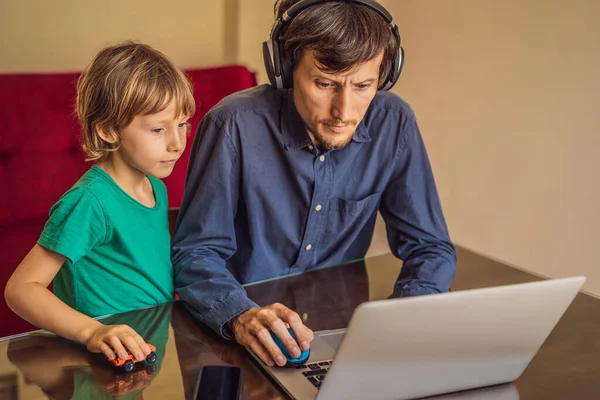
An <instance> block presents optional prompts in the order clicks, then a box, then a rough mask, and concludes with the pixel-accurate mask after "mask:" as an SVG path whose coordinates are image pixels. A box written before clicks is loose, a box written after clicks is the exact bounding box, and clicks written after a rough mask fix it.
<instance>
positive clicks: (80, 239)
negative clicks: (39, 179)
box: [38, 188, 107, 263]
mask: <svg viewBox="0 0 600 400" xmlns="http://www.w3.org/2000/svg"><path fill="white" fill-rule="evenodd" d="M106 231H107V228H106V218H105V215H104V212H103V209H102V206H101V204H100V202H99V201H98V199H97V198H96V196H95V195H94V194H93V193H92V192H91V191H89V190H88V189H87V188H78V189H75V190H72V191H70V192H67V193H66V194H65V195H63V197H61V198H60V200H59V201H58V202H57V203H56V204H55V205H54V206H52V208H51V209H50V218H49V219H48V221H47V222H46V225H45V226H44V230H43V232H42V234H41V235H40V238H39V239H38V244H39V245H40V246H42V247H45V248H47V249H48V250H52V251H54V252H56V253H59V254H62V255H63V256H65V257H67V258H68V259H69V260H70V261H71V262H72V263H75V262H77V261H78V260H79V259H80V258H81V257H83V256H85V255H86V254H88V253H89V252H90V250H91V249H93V248H94V246H97V245H99V244H101V243H103V242H104V241H105V239H106Z"/></svg>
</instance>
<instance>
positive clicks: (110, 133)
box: [96, 124, 119, 144]
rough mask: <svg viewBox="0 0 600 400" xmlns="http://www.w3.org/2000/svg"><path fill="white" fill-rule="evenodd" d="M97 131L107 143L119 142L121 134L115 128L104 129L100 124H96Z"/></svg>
mask: <svg viewBox="0 0 600 400" xmlns="http://www.w3.org/2000/svg"><path fill="white" fill-rule="evenodd" d="M96 132H98V136H100V139H102V140H104V141H105V142H106V143H109V144H115V143H118V142H119V134H118V133H117V132H116V131H114V130H113V129H104V128H102V126H101V125H100V124H96Z"/></svg>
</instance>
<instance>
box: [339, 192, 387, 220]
mask: <svg viewBox="0 0 600 400" xmlns="http://www.w3.org/2000/svg"><path fill="white" fill-rule="evenodd" d="M380 199H381V192H377V193H373V194H371V195H369V196H367V197H365V198H363V199H360V200H344V199H340V198H332V199H331V200H329V210H330V211H333V212H334V214H337V216H338V217H342V218H341V219H342V220H343V219H344V218H343V216H344V214H346V215H349V216H356V215H359V214H365V216H366V215H371V213H372V212H373V211H375V209H376V208H377V206H378V205H379V200H380ZM340 222H341V221H340Z"/></svg>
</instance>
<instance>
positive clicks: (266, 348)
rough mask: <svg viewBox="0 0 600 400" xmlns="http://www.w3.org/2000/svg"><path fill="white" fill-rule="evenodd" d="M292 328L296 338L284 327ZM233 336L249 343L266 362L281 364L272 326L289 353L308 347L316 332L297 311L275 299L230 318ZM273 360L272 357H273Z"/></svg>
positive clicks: (248, 345)
mask: <svg viewBox="0 0 600 400" xmlns="http://www.w3.org/2000/svg"><path fill="white" fill-rule="evenodd" d="M288 326H289V327H290V328H292V331H293V332H294V336H296V340H294V338H293V337H292V336H291V335H290V333H289V332H288V330H287V327H288ZM231 329H232V331H233V334H234V335H235V340H237V342H238V343H239V344H241V345H242V346H245V347H249V348H250V349H251V350H252V351H253V352H254V354H256V355H257V356H258V357H260V359H261V360H262V361H263V362H264V363H265V364H267V365H269V366H271V367H272V366H273V365H275V363H277V365H279V366H280V367H282V366H284V365H285V363H286V359H285V357H284V356H283V353H282V352H281V350H280V349H279V347H278V346H277V345H276V344H275V342H274V341H273V338H272V337H271V334H270V333H269V330H272V331H273V332H274V333H275V334H276V335H277V337H278V338H279V339H281V342H282V343H283V344H284V345H285V347H286V349H287V351H288V353H289V354H291V355H292V357H300V353H301V350H300V349H302V350H308V349H309V348H310V342H312V340H313V339H314V337H315V335H314V333H313V331H312V330H310V329H309V328H308V327H306V326H305V325H304V324H303V323H302V320H301V319H300V317H299V316H298V314H297V313H295V312H294V311H292V310H290V309H289V308H287V307H286V306H284V305H283V304H279V303H275V304H271V305H269V306H266V307H262V308H251V309H249V310H247V311H245V312H243V313H241V314H240V315H238V316H237V317H235V318H233V319H232V320H231ZM273 360H275V361H273Z"/></svg>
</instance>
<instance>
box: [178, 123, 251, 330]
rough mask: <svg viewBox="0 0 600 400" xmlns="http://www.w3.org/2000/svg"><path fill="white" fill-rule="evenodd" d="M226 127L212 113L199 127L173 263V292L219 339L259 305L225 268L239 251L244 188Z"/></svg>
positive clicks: (182, 205)
mask: <svg viewBox="0 0 600 400" xmlns="http://www.w3.org/2000/svg"><path fill="white" fill-rule="evenodd" d="M230 123H231V124H233V123H232V122H230ZM226 124H227V122H225V123H218V122H216V121H213V120H212V119H211V116H210V114H209V115H207V116H205V117H204V119H203V120H202V123H201V124H200V126H199V128H198V132H197V134H196V137H195V139H194V144H193V147H192V151H191V155H190V163H189V166H188V173H187V180H186V186H185V193H184V196H183V200H182V204H181V209H180V211H179V215H178V218H177V227H176V230H175V234H174V237H173V249H172V261H173V268H174V270H175V288H176V291H177V294H178V295H179V297H180V299H181V300H182V301H183V302H184V305H185V306H186V308H187V309H188V310H189V311H190V312H191V313H192V315H194V316H195V317H196V318H197V319H198V320H199V321H200V322H202V323H204V324H205V325H207V326H208V327H210V328H211V329H213V330H214V331H215V332H217V333H218V334H219V335H221V336H222V337H224V338H226V339H232V337H231V333H230V332H229V331H228V330H227V326H226V324H227V322H228V321H229V320H231V319H232V318H233V317H235V316H236V315H238V314H240V313H242V312H244V311H246V310H248V309H249V308H252V307H258V306H257V305H256V303H254V302H253V301H251V300H250V299H249V298H248V296H247V294H246V291H245V290H244V288H243V287H242V285H241V284H240V283H239V282H238V281H237V280H236V278H235V277H234V276H233V275H232V274H231V272H230V271H229V270H228V269H227V266H226V260H227V259H229V258H230V257H231V256H232V255H233V254H234V253H235V251H236V237H235V229H234V218H235V213H236V210H237V202H238V196H239V194H238V188H239V186H240V164H239V156H238V153H237V151H236V149H235V147H234V144H233V141H232V138H231V135H230V131H231V128H230V127H228V126H227V125H226Z"/></svg>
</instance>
